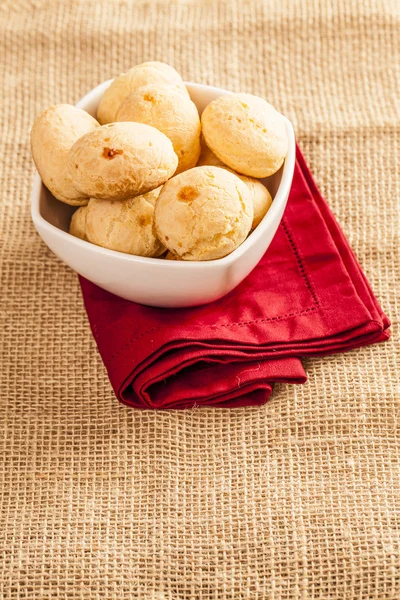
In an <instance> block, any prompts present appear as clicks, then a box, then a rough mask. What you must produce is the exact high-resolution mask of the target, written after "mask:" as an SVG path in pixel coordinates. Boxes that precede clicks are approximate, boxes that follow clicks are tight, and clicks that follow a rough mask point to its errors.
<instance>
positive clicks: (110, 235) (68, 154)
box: [31, 62, 288, 261]
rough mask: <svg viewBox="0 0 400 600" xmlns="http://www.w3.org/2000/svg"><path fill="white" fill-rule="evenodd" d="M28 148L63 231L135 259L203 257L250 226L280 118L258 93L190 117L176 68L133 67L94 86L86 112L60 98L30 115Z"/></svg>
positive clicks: (223, 251)
mask: <svg viewBox="0 0 400 600" xmlns="http://www.w3.org/2000/svg"><path fill="white" fill-rule="evenodd" d="M31 149H32V156H33V159H34V161H35V164H36V167H37V169H38V171H39V174H40V176H41V178H42V181H43V183H44V184H45V185H46V187H47V188H48V189H49V190H50V192H51V193H52V194H53V196H54V197H55V198H57V199H58V200H60V201H61V202H65V203H67V204H70V205H72V206H76V207H78V208H77V209H76V211H75V212H74V214H73V215H72V219H71V225H70V233H71V234H72V235H74V236H76V237H78V238H80V239H82V240H85V241H86V242H90V243H93V244H97V245H99V246H103V247H105V248H108V249H110V250H115V251H118V252H125V253H128V254H133V255H137V256H146V257H153V258H160V257H164V258H166V259H167V260H188V261H199V260H214V259H218V258H222V257H224V256H226V255H227V254H230V253H231V252H233V251H234V250H235V249H236V248H237V247H238V246H239V245H240V244H241V243H242V242H243V241H244V240H245V239H246V237H247V236H248V235H249V233H250V232H251V231H252V230H253V229H254V228H255V227H257V225H258V224H259V223H260V221H261V220H262V219H263V217H264V216H265V214H266V213H267V211H268V209H269V207H270V205H271V203H272V198H271V195H270V193H269V191H268V189H267V187H266V186H265V185H264V183H263V182H261V181H260V179H264V178H266V177H269V176H271V175H273V174H274V173H276V171H277V170H278V169H279V168H280V167H281V166H282V164H283V162H284V160H285V156H286V153H287V149H288V142H287V137H286V130H285V123H284V120H283V118H282V116H281V115H280V114H279V113H278V112H277V111H276V110H275V109H274V108H273V107H272V106H271V105H270V104H268V102H266V101H265V100H263V99H262V98H259V97H257V96H253V95H251V94H227V95H224V96H220V97H219V98H217V99H216V100H214V101H213V102H211V103H210V104H209V105H208V106H207V107H206V108H205V110H204V111H203V114H202V116H201V119H200V116H199V113H198V110H197V107H196V105H195V104H194V103H193V102H192V100H191V99H190V96H189V94H188V91H187V89H186V87H185V84H184V82H183V81H182V78H181V77H180V75H179V73H177V71H176V70H175V69H174V68H173V67H171V66H169V65H167V64H165V63H161V62H147V63H143V64H141V65H137V66H135V67H133V68H132V69H130V70H129V71H127V72H126V73H123V74H121V75H119V76H118V77H116V79H114V81H113V82H112V83H111V85H110V86H109V87H108V88H107V90H106V91H105V93H104V95H103V97H102V98H101V100H100V103H99V106H98V110H97V120H96V119H94V118H93V117H92V116H90V115H89V114H88V113H87V112H85V111H83V110H81V109H79V108H75V107H73V106H71V105H69V104H59V105H56V106H52V107H50V108H49V109H47V110H46V111H44V112H43V113H42V114H40V115H39V116H38V117H37V119H36V120H35V122H34V125H33V127H32V131H31Z"/></svg>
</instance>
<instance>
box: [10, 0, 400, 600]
mask: <svg viewBox="0 0 400 600" xmlns="http://www.w3.org/2000/svg"><path fill="white" fill-rule="evenodd" d="M340 5H341V6H340ZM399 25H400V5H399V3H398V0H393V1H392V2H390V1H389V0H387V1H384V0H380V1H377V0H359V1H356V0H352V1H349V0H347V1H346V2H330V1H329V0H326V1H317V0H308V1H302V0H298V1H292V0H279V2H272V1H265V2H261V1H257V0H254V1H249V2H245V1H241V0H234V1H230V2H218V1H214V2H211V1H203V2H198V3H193V2H191V1H186V2H181V3H180V2H174V3H166V2H140V1H138V2H134V1H133V0H132V1H130V0H126V1H123V0H121V1H119V0H117V1H113V2H110V1H105V0H100V1H94V0H93V1H91V0H89V1H84V0H82V1H78V2H76V1H75V2H74V1H72V0H65V1H61V2H54V1H52V2H50V1H48V2H46V1H41V0H32V1H28V0H6V1H5V2H4V0H3V3H2V4H1V7H0V44H1V49H0V81H1V92H0V99H1V110H0V120H1V158H0V194H1V212H0V217H1V254H0V258H1V277H2V287H1V294H2V295H1V305H0V310H1V313H0V314H1V320H2V324H1V328H0V338H1V344H0V353H1V378H0V381H1V384H0V390H1V392H0V393H1V397H2V408H1V414H0V422H1V435H0V452H1V457H2V461H3V462H2V468H1V469H0V478H1V479H0V481H1V492H0V494H1V496H0V498H1V505H2V506H1V509H2V512H1V519H0V537H1V544H0V548H1V549H0V596H1V598H5V599H13V600H14V599H26V598H29V599H40V600H41V599H45V598H57V599H64V598H68V599H72V598H73V599H78V598H79V599H90V600H92V599H97V598H106V599H108V600H110V599H128V598H129V599H136V598H138V599H140V600H142V599H148V600H150V599H153V600H156V599H157V600H165V599H171V600H185V599H193V600H195V599H201V600H203V599H204V600H206V599H207V600H208V599H210V600H211V599H235V600H238V599H250V600H253V599H261V598H263V599H264V598H266V599H272V600H284V599H309V598H318V599H324V600H329V599H345V600H350V599H372V598H373V599H387V598H392V599H395V600H398V599H399V598H400V447H399V415H400V389H399V384H400V377H399V371H398V369H399V363H398V361H397V362H396V356H395V350H396V334H397V329H396V315H397V310H398V306H396V297H395V296H396V294H395V286H396V283H397V284H398V283H399V265H400V261H399V253H398V248H399V246H398V243H399V241H398V239H397V233H398V229H399V210H398V209H399V194H400V186H399V166H400V165H399V151H400V144H399V129H400V128H399V118H400V115H399V112H400V111H399V103H398V102H399V65H400V52H399V30H400V28H399ZM149 59H150V60H151V59H158V60H165V61H168V62H170V63H172V64H174V65H175V66H176V68H178V69H179V70H180V71H181V72H182V74H183V76H184V77H185V78H186V79H188V80H193V81H201V82H205V83H209V84H215V85H217V86H224V87H228V88H230V89H233V90H247V91H250V92H254V93H256V94H261V95H263V96H265V97H266V98H268V99H269V100H270V101H271V102H273V103H274V104H275V105H276V106H277V107H278V108H279V109H280V110H281V111H282V112H284V113H285V114H287V115H288V116H289V118H291V119H292V120H293V122H294V124H295V127H296V131H297V136H298V139H299V141H300V143H301V146H302V148H303V150H304V153H305V155H306V158H307V160H308V161H309V164H310V166H311V168H312V170H313V172H314V174H315V176H316V179H317V181H318V183H319V185H320V186H321V188H322V190H323V192H324V194H325V195H326V197H327V198H328V200H329V203H330V205H331V206H332V207H333V210H334V211H335V214H336V215H337V218H338V219H339V221H340V223H341V224H342V226H343V228H344V230H345V232H346V234H347V235H348V237H349V239H350V241H351V243H352V245H353V247H354V249H355V250H356V252H357V254H358V256H359V259H360V261H361V263H362V265H363V267H364V269H365V271H366V273H367V274H368V277H369V278H370V280H371V282H372V284H373V287H374V289H375V291H376V293H377V295H378V297H379V298H380V300H381V302H382V303H383V306H384V307H385V309H386V310H387V312H388V314H389V315H390V317H391V318H392V320H393V322H394V333H395V336H394V337H393V340H392V341H391V342H390V343H387V344H384V345H380V346H375V347H371V348H365V349H363V350H359V351H356V352H351V353H349V354H346V355H341V356H336V357H330V358H321V359H313V360H307V361H306V368H307V371H308V374H309V382H308V383H307V384H306V385H305V386H301V387H293V386H278V387H277V388H276V391H275V394H274V396H273V398H272V399H271V401H270V402H269V404H268V405H266V406H264V407H262V408H254V409H251V408H250V409H249V408H246V409H238V410H231V411H224V410H211V409H201V410H199V409H198V410H190V411H186V412H163V413H161V412H160V413H156V412H135V411H133V410H129V409H128V408H125V407H123V406H120V405H119V404H118V403H117V401H116V399H115V398H114V395H113V393H112V391H111V388H110V385H109V382H108V380H107V377H106V373H105V369H104V367H103V365H102V363H101V360H100V358H99V356H98V354H97V351H96V347H95V344H94V341H93V339H92V336H91V334H90V331H89V326H88V323H87V320H86V316H85V313H84V310H83V305H82V300H81V296H80V292H79V288H78V283H77V278H76V276H75V274H74V273H73V272H71V271H70V270H69V269H68V268H67V267H65V266H64V265H62V264H61V263H60V262H59V261H58V260H57V259H56V258H55V256H53V255H52V253H51V252H50V251H49V250H47V249H46V247H45V246H44V244H43V243H41V241H40V239H39V237H38V235H37V234H36V232H35V231H34V228H33V226H32V224H31V221H30V215H29V210H30V209H29V201H30V199H29V195H30V188H31V181H32V174H33V167H32V162H31V159H30V155H29V147H28V132H29V128H30V125H31V123H32V121H33V118H34V116H35V114H37V113H38V112H39V111H41V110H42V109H44V108H46V107H47V106H48V105H50V104H53V103H57V102H71V103H75V102H76V101H77V100H78V99H79V98H80V97H81V96H82V95H83V94H84V93H85V92H86V91H87V90H89V89H90V88H91V87H93V86H94V85H96V84H97V83H98V82H100V81H102V80H104V79H106V78H109V77H111V76H113V75H115V74H117V73H118V72H119V71H122V70H124V69H125V68H126V67H129V66H131V65H133V64H135V63H138V62H141V61H144V60H149ZM397 342H398V338H397Z"/></svg>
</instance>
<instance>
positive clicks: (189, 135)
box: [116, 84, 201, 173]
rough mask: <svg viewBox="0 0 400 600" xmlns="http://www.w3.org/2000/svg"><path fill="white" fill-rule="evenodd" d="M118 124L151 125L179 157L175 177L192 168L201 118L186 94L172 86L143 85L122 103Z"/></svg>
mask: <svg viewBox="0 0 400 600" xmlns="http://www.w3.org/2000/svg"><path fill="white" fill-rule="evenodd" d="M116 120H117V121H136V122H138V123H145V124H146V125H152V126H153V127H156V129H158V130H159V131H162V132H163V133H165V135H166V136H167V137H168V138H169V139H170V140H171V142H172V144H173V146H174V150H175V154H176V155H177V157H178V168H177V170H176V173H180V172H181V171H186V169H190V168H192V167H194V166H195V165H196V163H197V160H198V158H199V155H200V132H201V125H200V117H199V113H198V112H197V108H196V105H195V104H194V102H192V101H191V99H190V98H189V96H188V95H187V94H184V93H182V90H181V89H180V88H178V87H174V86H171V85H159V84H151V85H145V86H143V87H141V88H139V89H138V90H136V91H135V92H132V94H129V96H127V97H126V98H125V100H124V101H123V102H122V104H121V106H120V108H119V110H118V112H117V117H116Z"/></svg>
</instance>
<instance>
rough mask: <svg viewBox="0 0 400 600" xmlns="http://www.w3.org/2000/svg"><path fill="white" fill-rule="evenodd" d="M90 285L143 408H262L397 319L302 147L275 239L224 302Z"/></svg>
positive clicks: (107, 339) (119, 376)
mask: <svg viewBox="0 0 400 600" xmlns="http://www.w3.org/2000/svg"><path fill="white" fill-rule="evenodd" d="M80 283H81V288H82V293H83V298H84V302H85V307H86V311H87V314H88V317H89V321H90V325H91V328H92V331H93V335H94V337H95V339H96V342H97V345H98V348H99V351H100V354H101V356H102V359H103V361H104V364H105V366H106V368H107V371H108V374H109V377H110V381H111V384H112V386H113V388H114V391H115V393H116V395H117V397H118V398H119V400H120V401H121V402H123V403H124V404H127V405H129V406H133V407H135V408H143V409H155V408H157V409H161V408H163V409H165V408H191V407H193V406H204V405H208V406H218V407H227V408H229V407H235V406H244V405H254V404H263V403H265V402H266V401H267V400H268V398H269V396H270V394H271V391H272V386H273V383H274V382H277V381H279V382H288V383H290V382H292V383H303V382H304V381H305V380H306V374H305V372H304V370H303V367H302V364H301V361H300V359H299V357H300V356H310V355H314V354H329V353H334V352H342V351H345V350H350V349H352V348H357V347H360V346H364V345H366V344H372V343H375V342H380V341H383V340H386V339H388V337H389V331H388V327H389V325H390V323H389V320H388V318H387V317H386V316H385V315H384V314H383V312H382V309H381V308H380V306H379V304H378V302H377V300H376V298H375V297H374V295H373V293H372V291H371V288H370V286H369V284H368V282H367V280H366V278H365V276H364V274H363V273H362V271H361V268H360V266H359V264H358V262H357V260H356V258H355V256H354V254H353V252H352V250H351V249H350V247H349V245H348V242H347V241H346V239H345V237H344V235H343V233H342V231H341V230H340V227H339V225H338V223H337V222H336V220H335V217H334V216H333V215H332V213H331V211H330V209H329V208H328V206H327V204H326V202H325V201H324V199H323V198H322V196H321V194H320V193H319V191H318V189H317V186H316V184H315V182H314V181H313V178H312V176H311V173H310V171H309V169H308V167H307V165H306V163H305V160H304V158H303V156H302V154H301V152H300V150H299V149H297V160H296V167H295V174H294V179H293V185H292V190H291V193H290V197H289V200H288V204H287V208H286V211H285V214H284V218H283V220H282V222H281V225H280V227H279V229H278V232H277V234H276V236H275V238H274V239H273V241H272V243H271V245H270V247H269V248H268V250H267V252H266V254H265V255H264V257H263V258H262V260H261V261H260V263H259V264H258V265H257V267H256V268H255V269H254V270H253V271H252V273H251V274H250V275H249V276H248V277H247V278H246V279H245V280H244V281H243V282H242V283H241V284H240V285H239V286H238V287H237V288H236V289H234V290H233V291H232V292H230V293H229V294H228V295H227V296H225V297H224V298H221V299H220V300H217V301H216V302H213V303H212V304H207V305H204V306H199V307H195V308H178V309H169V308H168V309H166V308H150V307H147V306H142V305H139V304H135V303H133V302H128V301H127V300H122V299H121V298H118V297H116V296H114V295H112V294H110V293H108V292H106V291H104V290H102V289H100V288H99V287H97V286H96V285H94V284H93V283H90V282H89V281H87V280H86V279H83V278H80Z"/></svg>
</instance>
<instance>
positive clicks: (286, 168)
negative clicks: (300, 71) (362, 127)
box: [31, 80, 296, 308]
mask: <svg viewBox="0 0 400 600" xmlns="http://www.w3.org/2000/svg"><path fill="white" fill-rule="evenodd" d="M110 83H111V80H110V81H105V82H104V83H101V84H100V85H98V86H97V87H95V88H94V89H93V90H92V91H91V92H89V93H88V94H87V95H86V96H85V97H84V98H82V100H80V102H78V104H77V107H78V108H82V109H84V110H86V111H87V112H88V113H89V114H91V115H92V116H94V117H95V116H96V111H97V106H98V103H99V101H100V98H101V97H102V95H103V93H104V91H105V90H106V88H107V87H108V86H109V85H110ZM186 86H187V89H188V91H189V93H190V96H191V98H192V100H193V102H194V103H195V104H196V106H197V108H198V110H199V113H200V114H201V113H202V111H203V110H204V108H205V107H206V106H207V104H209V103H210V102H211V101H212V100H215V98H218V96H222V95H225V94H229V93H230V92H228V91H227V90H223V89H219V88H215V87H211V86H208V85H202V84H198V83H186ZM284 119H285V126H286V133H287V137H288V141H289V151H288V154H287V157H286V159H285V162H284V164H283V165H282V167H281V169H280V170H279V171H278V172H277V173H275V175H273V176H272V177H269V178H268V179H267V180H262V181H263V183H264V185H266V186H267V187H268V189H269V191H270V193H271V195H272V197H273V202H272V204H271V207H270V209H269V211H268V212H267V214H266V215H265V217H264V219H263V220H262V221H261V223H260V224H259V225H258V226H257V227H256V228H255V229H254V231H253V232H252V233H251V234H250V235H249V236H248V238H247V239H246V240H245V241H244V242H243V243H242V244H241V245H240V246H239V247H238V248H237V249H236V250H234V251H233V252H232V253H231V254H229V255H228V256H225V257H224V258H219V259H217V260H210V261H203V262H201V261H173V260H164V259H162V258H147V257H146V258H145V257H141V256H133V255H130V254H123V253H121V252H115V251H114V250H107V249H106V248H102V247H100V246H95V245H94V244H91V243H90V242H86V241H83V240H81V239H79V238H76V237H74V236H72V235H70V234H69V233H68V229H69V223H70V220H71V216H72V214H73V212H74V210H75V207H72V206H69V205H68V204H64V203H63V202H59V201H58V200H56V199H55V198H54V197H53V196H52V195H51V194H50V192H49V191H48V190H47V188H46V187H45V186H44V185H43V183H42V181H41V179H40V176H39V175H38V173H36V175H35V180H34V185H33V190H32V210H31V214H32V219H33V223H34V225H35V227H36V229H37V231H38V233H39V235H40V236H41V238H42V239H43V241H44V242H45V244H47V246H48V247H49V248H50V249H51V250H52V251H53V252H54V254H56V256H58V258H60V259H61V260H62V261H63V262H64V263H66V264H67V265H68V266H70V267H71V268H72V269H74V271H77V273H79V274H80V275H83V277H85V278H86V279H88V280H89V281H92V282H93V283H95V284H97V285H98V286H100V287H101V288H103V289H105V290H107V291H109V292H112V293H113V294H116V295H117V296H120V297H122V298H125V299H126V300H131V301H134V302H139V303H141V304H146V305H148V306H160V307H174V308H178V307H185V306H196V305H200V304H206V303H208V302H212V301H213V300H217V299H218V298H221V297H222V296H224V295H225V294H227V293H228V292H230V291H231V290H233V288H234V287H236V286H237V285H238V284H239V283H240V282H241V281H242V280H243V279H244V278H245V277H246V276H247V275H248V274H249V273H250V272H251V271H252V270H253V269H254V267H255V266H256V265H257V263H258V262H259V261H260V259H261V258H262V256H263V255H264V253H265V251H266V250H267V248H268V246H269V245H270V243H271V241H272V239H273V237H274V235H275V233H276V230H277V228H278V226H279V223H280V221H281V219H282V215H283V213H284V210H285V207H286V202H287V199H288V196H289V192H290V187H291V184H292V179H293V172H294V165H295V155H296V145H295V137H294V131H293V127H292V125H291V123H290V121H289V120H288V119H286V117H284Z"/></svg>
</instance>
